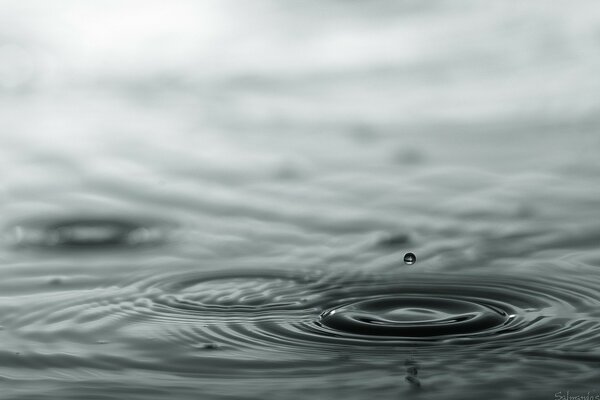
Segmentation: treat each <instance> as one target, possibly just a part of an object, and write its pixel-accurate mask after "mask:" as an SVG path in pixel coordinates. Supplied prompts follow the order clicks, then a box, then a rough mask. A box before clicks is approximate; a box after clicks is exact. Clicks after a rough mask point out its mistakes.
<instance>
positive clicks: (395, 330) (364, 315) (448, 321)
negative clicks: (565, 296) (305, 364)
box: [320, 296, 514, 338]
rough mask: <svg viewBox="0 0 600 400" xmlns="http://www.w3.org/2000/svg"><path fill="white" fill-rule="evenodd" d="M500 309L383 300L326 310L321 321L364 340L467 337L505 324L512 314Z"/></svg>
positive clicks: (415, 299) (470, 304)
mask: <svg viewBox="0 0 600 400" xmlns="http://www.w3.org/2000/svg"><path fill="white" fill-rule="evenodd" d="M501 307H502V305H497V304H486V303H484V302H481V304H480V303H477V302H475V301H467V300H458V299H452V298H435V297H419V296H414V297H412V296H396V297H383V298H375V299H371V300H363V301H359V302H356V303H352V304H349V305H345V306H341V307H338V308H334V309H332V310H328V311H327V312H325V313H323V314H322V315H321V320H320V321H321V323H322V324H323V325H324V326H327V327H329V328H331V329H335V330H339V331H344V332H351V333H354V334H358V335H366V336H371V335H372V336H389V337H416V338H418V337H430V336H443V335H468V334H472V333H478V332H483V331H488V330H491V329H494V328H498V327H502V326H504V325H506V324H508V323H509V322H510V320H511V319H512V318H514V315H513V314H510V313H509V312H511V311H514V310H503V309H502V308H501ZM506 308H508V307H506Z"/></svg>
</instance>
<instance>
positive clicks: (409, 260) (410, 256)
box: [404, 253, 417, 265]
mask: <svg viewBox="0 0 600 400" xmlns="http://www.w3.org/2000/svg"><path fill="white" fill-rule="evenodd" d="M416 261H417V256H415V255H414V253H406V254H405V255H404V263H405V264H407V265H413V264H414V263H415V262H416Z"/></svg>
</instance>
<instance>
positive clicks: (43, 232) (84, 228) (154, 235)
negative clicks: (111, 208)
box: [4, 217, 168, 249]
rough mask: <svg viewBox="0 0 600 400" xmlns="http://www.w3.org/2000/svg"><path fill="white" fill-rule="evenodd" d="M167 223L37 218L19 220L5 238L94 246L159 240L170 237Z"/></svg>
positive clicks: (21, 242)
mask: <svg viewBox="0 0 600 400" xmlns="http://www.w3.org/2000/svg"><path fill="white" fill-rule="evenodd" d="M167 234H168V229H167V224H166V223H164V222H159V221H155V220H150V219H147V218H146V219H131V218H121V217H96V218H90V217H85V218H83V217H82V218H78V217H68V218H56V219H34V220H28V221H23V222H20V223H17V224H15V225H14V226H12V227H11V228H10V229H8V230H7V231H6V232H5V235H4V237H5V241H6V242H8V243H9V244H12V245H14V246H19V247H43V248H52V249H69V248H70V249H76V248H77V249H92V248H106V247H131V246H143V245H150V244H157V243H159V242H162V241H164V240H165V239H166V236H167Z"/></svg>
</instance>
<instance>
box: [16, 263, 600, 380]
mask: <svg viewBox="0 0 600 400" xmlns="http://www.w3.org/2000/svg"><path fill="white" fill-rule="evenodd" d="M597 284H598V282H592V281H591V280H589V281H588V284H587V286H584V287H582V286H581V285H575V284H573V283H572V281H568V280H550V279H546V278H526V277H519V278H517V277H513V276H490V275H485V276H483V275H482V276H474V275H471V276H465V275H461V276H455V275H443V274H436V275H427V274H418V275H417V274H414V275H404V274H396V275H385V276H384V275H366V274H365V275H353V276H349V275H345V276H340V275H336V274H319V273H301V272H295V273H290V272H286V271H276V270H271V271H265V270H255V271H252V270H228V271H214V270H213V271H204V272H202V271H198V272H187V273H171V274H168V273H167V274H162V275H157V276H153V277H151V278H147V279H145V280H139V279H136V278H135V277H132V279H131V282H130V283H129V284H125V285H123V286H121V287H117V286H114V285H112V286H110V287H107V288H105V289H102V288H96V289H94V290H91V291H87V292H80V291H77V292H74V293H72V294H70V293H69V292H68V291H67V292H65V293H62V294H60V295H57V296H56V297H55V298H54V299H52V300H48V299H47V300H46V301H45V303H44V304H39V305H38V307H31V305H30V307H29V309H35V310H36V311H35V312H34V313H33V314H30V315H23V314H21V313H19V312H18V310H16V309H15V310H12V312H7V313H6V315H7V317H6V318H5V321H6V323H7V325H8V326H9V328H10V329H11V330H12V331H14V332H16V334H18V335H19V336H21V337H28V338H30V339H38V340H40V341H41V342H44V343H45V342H46V341H48V340H50V338H60V337H69V338H71V340H72V341H73V340H75V338H76V339H77V340H78V341H82V342H84V341H86V340H89V339H90V338H100V339H101V338H102V336H103V335H106V334H107V332H110V331H111V330H119V336H120V337H121V341H122V343H127V344H128V346H130V347H131V348H130V350H131V351H134V352H136V354H142V355H143V356H141V359H143V360H147V361H144V362H139V363H138V364H136V368H148V369H156V368H160V365H162V363H161V362H160V361H161V360H165V359H169V360H172V361H173V360H174V361H173V362H175V364H176V365H180V366H181V372H183V373H200V374H205V373H216V372H215V371H217V372H218V368H223V372H224V371H227V374H231V373H233V372H234V371H238V372H239V373H240V374H248V373H250V372H249V371H254V372H257V371H261V370H265V369H269V370H277V371H281V372H283V371H285V370H286V368H300V367H302V368H309V369H310V368H317V366H318V364H319V362H322V363H325V364H323V365H329V364H327V363H328V362H330V360H331V359H332V357H333V358H335V357H337V356H339V354H340V352H342V353H343V352H347V351H348V350H349V349H352V354H354V355H356V356H359V357H360V356H361V355H362V356H365V357H367V356H368V357H370V360H371V361H372V360H373V357H381V359H387V357H388V355H389V351H390V348H393V349H394V350H396V351H397V350H400V349H405V350H408V349H413V348H415V347H419V348H420V349H422V351H425V352H427V351H432V352H437V351H439V350H440V349H441V348H444V349H445V351H453V350H452V349H456V350H458V349H460V351H461V352H465V351H466V352H477V351H480V350H484V349H489V348H490V346H491V347H493V348H502V349H505V350H506V351H509V352H510V351H519V349H524V350H525V349H527V350H528V351H531V350H536V351H538V350H539V351H545V350H548V349H551V350H553V351H558V350H561V349H566V350H568V349H573V348H593V347H590V346H596V345H597V344H598V343H597V342H598V339H597V332H598V331H599V330H600V321H599V319H598V313H597V311H596V310H597V309H598V307H599V306H600V298H599V296H598V293H597V292H596V290H595V287H597ZM65 321H72V322H76V324H66V323H65ZM140 332H142V333H143V335H145V336H147V337H151V338H152V340H153V342H152V344H151V345H149V344H148V343H147V342H145V341H144V340H140V337H139V335H140ZM109 336H110V335H109ZM463 344H469V346H461V345H463ZM190 349H199V350H200V351H204V352H209V353H210V354H208V353H207V354H208V355H207V357H210V360H211V364H210V365H211V367H210V368H208V367H201V366H200V365H199V364H198V363H199V362H200V361H198V360H199V358H198V355H197V354H195V353H190ZM222 350H226V351H222ZM240 358H243V359H244V360H245V361H244V362H240ZM200 359H201V358H200ZM82 361H83V360H82ZM217 361H218V362H217ZM111 363H113V364H115V363H116V364H118V365H117V366H120V367H123V366H124V365H128V363H130V361H127V360H124V359H123V360H121V359H119V358H118V357H116V358H114V359H111ZM120 363H123V365H120ZM172 364H173V363H171V366H170V367H168V368H172ZM205 364H206V363H204V364H202V365H205ZM217 364H218V365H220V367H218V366H217ZM207 368H208V369H207ZM257 373H258V372H257Z"/></svg>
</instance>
